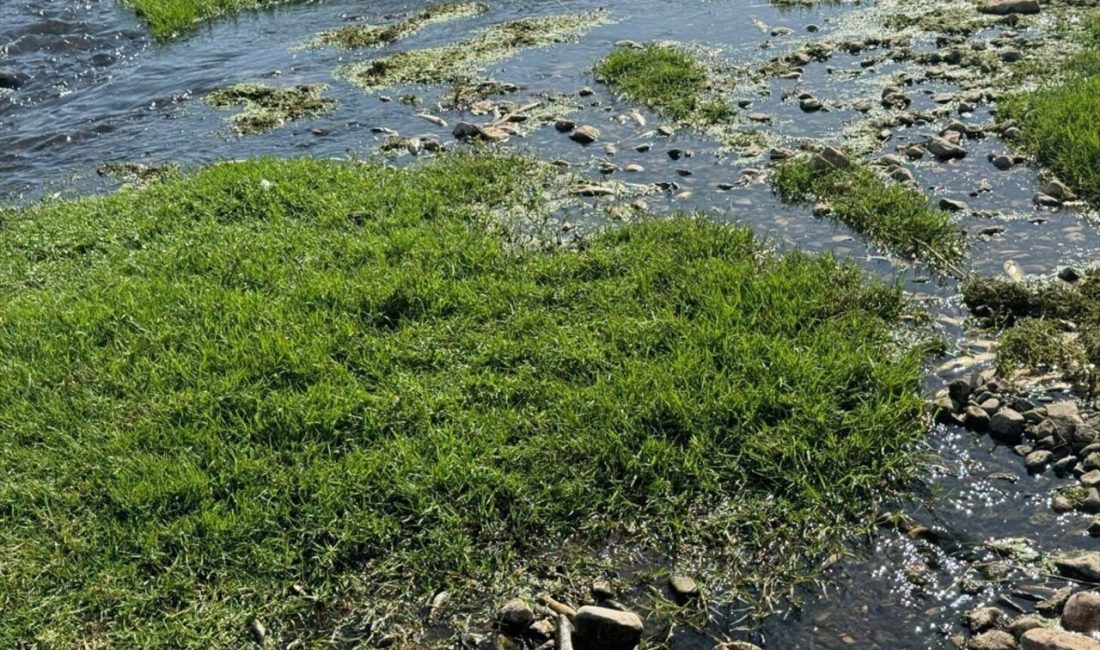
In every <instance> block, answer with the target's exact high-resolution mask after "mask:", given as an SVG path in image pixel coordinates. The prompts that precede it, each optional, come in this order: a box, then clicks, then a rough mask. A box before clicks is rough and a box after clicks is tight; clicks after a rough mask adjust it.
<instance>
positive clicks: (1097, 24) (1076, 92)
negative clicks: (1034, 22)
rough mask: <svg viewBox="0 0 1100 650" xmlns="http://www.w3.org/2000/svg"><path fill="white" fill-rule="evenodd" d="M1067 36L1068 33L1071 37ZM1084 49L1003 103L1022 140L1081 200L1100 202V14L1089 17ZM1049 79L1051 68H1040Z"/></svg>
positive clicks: (1083, 33) (1082, 35) (1003, 111)
mask: <svg viewBox="0 0 1100 650" xmlns="http://www.w3.org/2000/svg"><path fill="white" fill-rule="evenodd" d="M1067 38H1068V37H1067ZM1079 38H1080V42H1081V51H1080V52H1079V53H1078V54H1077V55H1076V56H1074V57H1070V58H1069V59H1067V61H1066V62H1065V63H1064V64H1063V66H1062V69H1061V70H1060V71H1058V73H1056V74H1054V75H1053V76H1054V77H1055V78H1056V79H1058V80H1057V81H1055V82H1053V83H1048V84H1045V85H1043V86H1041V87H1040V88H1038V89H1036V90H1032V91H1027V92H1022V93H1016V94H1013V95H1010V96H1009V97H1008V98H1006V99H1005V100H1004V101H1003V102H1001V105H1000V106H999V109H1000V113H1001V115H1002V116H1003V117H1004V118H1006V119H1014V120H1016V122H1017V124H1018V126H1019V128H1020V130H1021V136H1020V141H1019V144H1020V145H1021V146H1022V147H1023V148H1024V149H1025V150H1026V151H1027V152H1028V153H1030V154H1031V155H1033V156H1034V157H1035V159H1036V160H1037V161H1038V162H1039V163H1040V164H1042V165H1044V166H1046V167H1048V168H1049V169H1050V170H1051V171H1053V172H1054V173H1055V174H1056V175H1057V176H1058V177H1059V178H1060V179H1061V180H1062V181H1064V182H1065V183H1067V184H1069V185H1070V186H1071V187H1072V188H1073V189H1074V190H1075V191H1077V193H1078V194H1080V195H1081V196H1082V198H1084V199H1086V200H1088V201H1090V202H1091V203H1093V204H1098V203H1100V123H1098V122H1097V120H1096V115H1097V114H1098V113H1100V13H1094V14H1092V15H1091V16H1090V17H1089V18H1088V20H1086V21H1085V24H1084V26H1083V28H1082V29H1081V33H1080V34H1079ZM1041 73H1042V75H1043V78H1050V77H1051V76H1052V71H1051V70H1050V69H1049V67H1048V68H1045V69H1043V70H1042V71H1041Z"/></svg>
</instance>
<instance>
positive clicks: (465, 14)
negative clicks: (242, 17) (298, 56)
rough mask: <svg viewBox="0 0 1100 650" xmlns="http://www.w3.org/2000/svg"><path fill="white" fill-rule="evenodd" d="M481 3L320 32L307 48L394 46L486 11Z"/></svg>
mask: <svg viewBox="0 0 1100 650" xmlns="http://www.w3.org/2000/svg"><path fill="white" fill-rule="evenodd" d="M488 9H489V8H488V7H487V6H486V5H484V4H482V3H480V2H464V3H451V2H447V3H441V4H434V5H429V6H428V7H426V8H425V9H423V10H422V11H420V12H418V13H416V14H414V15H412V16H410V17H408V18H405V19H403V20H400V21H398V22H396V23H393V24H391V25H347V26H345V27H339V28H336V29H330V30H328V31H324V32H321V33H320V34H318V35H317V36H315V37H314V38H313V39H311V40H310V41H309V42H308V43H307V44H306V45H307V46H309V47H324V46H328V45H332V46H336V47H342V48H344V49H346V50H353V49H359V48H364V47H374V46H378V45H385V44H387V43H393V42H396V41H398V40H400V39H402V38H406V37H408V36H411V35H412V34H415V33H416V32H418V31H420V30H421V29H423V28H424V27H427V26H428V25H433V24H436V23H442V22H447V21H451V20H458V19H460V18H469V17H471V16H476V15H478V14H483V13H485V12H486V11H488Z"/></svg>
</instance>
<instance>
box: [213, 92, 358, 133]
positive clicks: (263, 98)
mask: <svg viewBox="0 0 1100 650" xmlns="http://www.w3.org/2000/svg"><path fill="white" fill-rule="evenodd" d="M325 89H326V86H325V85H324V84H310V85H303V86H295V87H293V88H276V87H274V86H268V85H267V84H261V83H239V84H233V85H232V86H225V87H224V88H218V89H217V90H215V91H213V92H211V93H210V94H208V95H207V96H206V102H207V103H208V104H210V105H211V106H213V107H214V108H219V109H228V108H234V107H242V108H243V109H244V110H242V111H241V112H239V113H237V114H236V115H234V116H233V127H234V128H235V129H236V130H237V132H239V133H243V134H251V133H263V132H264V131H270V130H272V129H277V128H279V127H280V126H282V125H284V124H286V123H287V122H289V121H291V120H297V119H302V118H307V117H316V116H318V115H323V114H325V113H328V112H331V111H332V110H334V109H335V108H336V105H337V102H336V100H335V99H330V98H326V97H322V96H321V94H322V93H323V92H324V91H325Z"/></svg>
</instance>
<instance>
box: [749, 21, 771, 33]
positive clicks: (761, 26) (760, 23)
mask: <svg viewBox="0 0 1100 650" xmlns="http://www.w3.org/2000/svg"><path fill="white" fill-rule="evenodd" d="M752 24H753V26H755V27H756V28H757V29H759V30H760V31H762V32H764V33H765V34H767V33H768V23H766V22H764V21H763V20H760V19H759V18H753V19H752Z"/></svg>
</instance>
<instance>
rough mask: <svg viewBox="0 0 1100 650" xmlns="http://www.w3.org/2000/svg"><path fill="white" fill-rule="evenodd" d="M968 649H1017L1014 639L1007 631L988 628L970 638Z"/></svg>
mask: <svg viewBox="0 0 1100 650" xmlns="http://www.w3.org/2000/svg"><path fill="white" fill-rule="evenodd" d="M967 647H968V648H970V650H1017V648H1016V639H1014V638H1012V635H1011V634H1009V633H1008V632H1003V631H1001V630H990V631H988V632H982V633H981V634H979V635H978V636H976V637H974V638H973V639H971V640H970V644H969V645H968V646H967Z"/></svg>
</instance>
